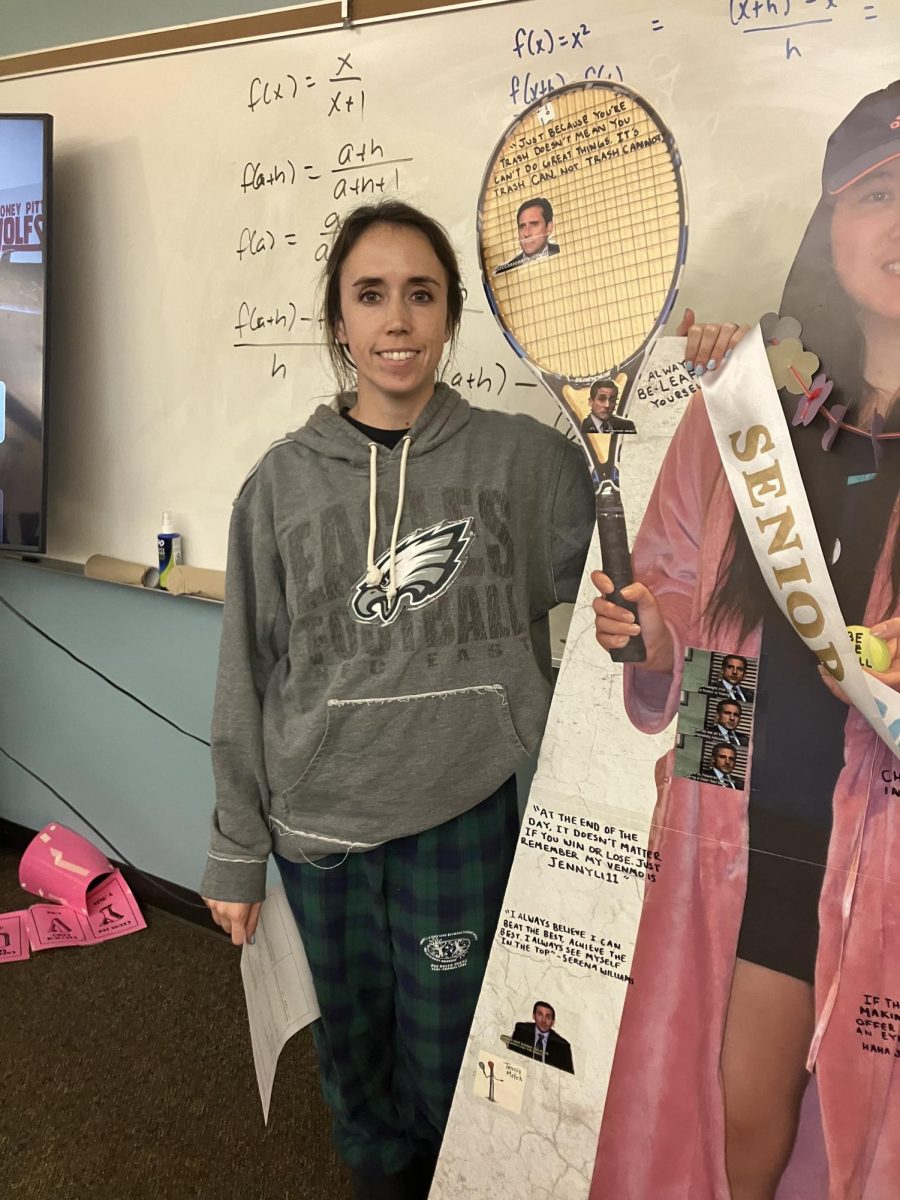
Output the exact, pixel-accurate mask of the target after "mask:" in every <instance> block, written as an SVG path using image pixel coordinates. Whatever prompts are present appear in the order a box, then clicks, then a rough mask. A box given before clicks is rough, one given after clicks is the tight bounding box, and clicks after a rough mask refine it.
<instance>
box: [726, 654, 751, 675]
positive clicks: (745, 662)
mask: <svg viewBox="0 0 900 1200" xmlns="http://www.w3.org/2000/svg"><path fill="white" fill-rule="evenodd" d="M729 658H735V659H737V661H738V662H739V663H743V665H744V670H745V671H746V670H747V660H746V658H744V656H743V654H723V655H722V670H723V671H724V669H725V664H726V663H727V662H728V660H729Z"/></svg>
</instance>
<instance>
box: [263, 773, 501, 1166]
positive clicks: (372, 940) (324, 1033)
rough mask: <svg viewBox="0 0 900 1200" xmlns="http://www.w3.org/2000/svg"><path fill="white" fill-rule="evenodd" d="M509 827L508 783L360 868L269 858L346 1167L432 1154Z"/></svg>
mask: <svg viewBox="0 0 900 1200" xmlns="http://www.w3.org/2000/svg"><path fill="white" fill-rule="evenodd" d="M518 820H519V818H518V808H517V804H516V785H515V779H514V778H513V779H510V780H508V781H507V782H506V783H505V784H504V785H503V786H502V787H501V788H499V789H498V790H497V791H496V792H495V793H494V794H493V795H492V796H491V797H489V798H488V799H487V800H485V801H484V802H483V803H481V804H479V805H478V806H477V807H476V808H473V809H471V810H470V811H469V812H467V813H464V814H463V815H462V816H460V817H457V818H456V819H455V820H453V821H448V822H447V823H446V824H444V825H439V826H437V827H435V828H434V829H429V830H427V831H426V832H425V833H420V834H417V835H415V836H413V837H406V838H399V839H397V840H395V841H391V842H387V843H385V845H383V846H379V847H378V848H377V849H375V850H370V851H368V852H367V853H365V854H351V855H349V856H348V857H347V858H346V859H345V860H343V861H342V857H343V856H341V855H334V856H332V857H330V858H323V859H319V860H318V861H317V862H316V863H315V865H312V864H308V863H293V862H289V861H288V860H286V859H284V858H281V857H278V858H277V862H278V868H279V870H280V872H281V877H282V879H283V881H284V887H285V891H286V893H287V897H288V900H289V902H290V905H291V908H292V909H293V912H294V916H295V917H296V919H297V925H298V927H299V929H300V933H301V936H302V938H303V944H304V947H305V949H306V953H307V956H308V958H309V965H310V969H311V970H312V975H313V980H314V982H315V985H316V994H317V996H318V1000H319V1006H320V1008H321V1012H322V1018H321V1020H320V1021H316V1022H315V1024H314V1025H313V1027H312V1030H313V1037H314V1039H315V1044H316V1050H317V1052H318V1057H319V1071H320V1075H321V1079H322V1091H323V1094H324V1096H325V1100H326V1102H327V1103H328V1105H329V1107H330V1108H331V1110H332V1112H333V1113H334V1119H335V1125H334V1136H335V1142H336V1143H337V1147H338V1150H339V1152H340V1154H341V1156H342V1158H343V1159H344V1160H345V1162H347V1163H348V1164H349V1165H350V1166H351V1167H354V1168H356V1169H360V1168H362V1169H368V1170H373V1171H378V1172H382V1173H392V1172H395V1171H399V1170H401V1169H402V1168H403V1167H404V1166H405V1165H406V1163H407V1162H409V1160H410V1158H411V1157H412V1156H413V1155H414V1154H416V1153H422V1152H426V1153H427V1152H429V1151H431V1152H434V1151H435V1150H436V1149H437V1147H438V1146H439V1145H440V1139H441V1135H442V1133H443V1130H444V1125H445V1123H446V1120H447V1114H448V1113H449V1111H450V1102H451V1099H452V1097H453V1089H454V1087H455V1084H456V1077H457V1075H458V1074H459V1067H460V1063H461V1061H462V1056H463V1051H464V1050H465V1045H466V1038H467V1036H468V1033H469V1026H470V1025H471V1023H472V1015H473V1013H474V1011H475V1003H476V1001H477V999H478V993H479V990H480V988H481V980H482V976H483V974H484V969H485V966H486V963H487V957H488V953H489V951H490V945H491V941H492V939H493V936H494V930H495V928H496V925H497V919H498V916H499V913H500V906H501V903H502V900H503V893H504V890H505V888H506V880H507V876H508V874H509V869H510V866H511V864H512V858H513V853H514V851H515V845H516V834H517V830H518ZM323 867H325V868H332V869H330V870H329V869H326V870H323V869H322V868H323ZM473 934H474V935H475V936H474V937H473V936H472V935H473ZM441 935H457V936H456V937H442V936H441ZM469 939H470V945H469V946H468V950H467V952H465V953H461V951H462V948H463V947H464V943H465V941H466V940H469Z"/></svg>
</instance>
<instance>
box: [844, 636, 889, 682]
mask: <svg viewBox="0 0 900 1200" xmlns="http://www.w3.org/2000/svg"><path fill="white" fill-rule="evenodd" d="M847 632H848V633H849V634H850V641H851V642H852V643H853V649H854V650H855V651H856V653H857V655H858V656H859V661H860V662H861V663H862V665H863V666H864V667H868V668H869V670H870V671H886V670H887V669H888V667H889V666H890V665H891V648H890V646H889V645H888V644H887V642H885V641H883V640H882V639H881V638H880V637H876V636H875V634H874V633H869V631H868V629H867V628H866V627H865V625H848V626H847Z"/></svg>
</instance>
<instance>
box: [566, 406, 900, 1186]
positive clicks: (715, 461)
mask: <svg viewBox="0 0 900 1200" xmlns="http://www.w3.org/2000/svg"><path fill="white" fill-rule="evenodd" d="M733 514H734V503H733V500H732V498H731V493H730V490H729V487H728V484H727V482H726V480H725V476H724V473H723V471H722V468H721V464H720V460H719V456H718V452H717V450H716V446H715V442H714V439H713V435H712V430H711V429H710V425H709V421H708V418H707V415H706V409H705V407H704V405H703V402H702V400H701V399H700V398H699V397H695V398H694V399H693V400H692V401H691V403H690V405H689V407H688V410H687V412H686V413H685V416H684V418H683V420H682V422H681V424H680V426H679V428H678V430H677V432H676V434H675V437H674V438H673V440H672V444H671V446H670V448H669V451H668V453H667V455H666V459H665V461H664V463H663V466H662V469H661V471H660V475H659V479H658V480H657V484H656V488H655V490H654V492H653V496H652V497H651V500H650V503H649V505H648V508H647V512H646V514H645V516H644V520H643V523H642V525H641V529H640V532H639V534H638V537H637V540H636V543H635V547H634V571H635V578H636V579H639V580H641V582H643V583H645V584H646V585H647V587H648V588H649V589H650V590H651V591H652V592H653V594H654V595H655V597H656V599H657V601H658V603H659V605H660V608H661V610H662V612H663V615H664V618H665V621H666V623H667V625H668V626H669V628H670V630H671V632H672V636H673V638H674V643H675V662H676V664H678V663H680V662H681V661H682V660H683V652H684V649H685V647H687V646H693V647H697V648H701V649H715V650H719V651H728V652H732V653H736V654H743V655H758V654H759V648H760V634H759V630H755V631H754V632H753V633H752V634H751V635H750V636H749V637H746V638H744V639H741V637H740V635H739V632H738V630H737V628H736V627H735V626H732V627H730V628H729V627H726V626H720V627H717V629H716V631H715V634H714V635H713V634H711V632H710V628H709V624H708V619H707V616H706V614H707V613H708V612H709V609H710V600H711V597H712V595H713V593H714V589H715V580H716V573H717V570H718V567H719V564H720V562H721V561H722V559H723V556H724V554H725V547H726V543H727V541H728V535H729V531H730V529H731V523H732V518H733ZM898 515H900V505H895V508H894V512H893V516H892V519H891V525H890V530H889V536H888V538H887V542H886V547H887V549H886V551H885V552H884V553H883V554H882V556H881V560H880V562H879V564H878V569H877V572H876V576H875V580H874V583H873V587H872V590H871V592H870V595H869V603H868V608H867V612H866V623H867V624H870V625H871V624H875V623H876V622H877V621H878V620H879V619H881V618H883V617H884V615H885V608H886V606H887V603H888V599H889V596H890V577H889V572H890V550H891V547H892V546H893V545H894V541H895V539H896V537H897V536H898ZM897 611H898V610H897V609H895V610H894V615H897ZM763 670H764V667H763ZM680 684H681V673H680V669H679V668H677V667H676V674H675V675H674V676H668V675H667V676H663V675H661V674H659V673H655V672H654V673H650V672H647V671H642V670H640V669H635V668H633V667H630V668H626V671H625V704H626V707H627V710H628V713H629V716H630V717H631V719H632V721H633V722H634V724H635V725H636V726H637V727H638V728H639V729H642V730H645V731H646V732H647V733H655V732H658V731H659V730H662V729H664V728H665V727H666V726H667V725H668V724H669V723H670V722H671V721H672V720H673V718H674V716H675V714H676V711H677V706H678V702H679V689H680ZM762 684H763V686H765V680H764V678H763V680H762ZM845 751H846V753H845V766H844V769H843V770H842V772H841V774H840V776H839V777H838V781H837V786H836V789H835V793H834V798H833V810H834V825H833V830H832V835H831V842H830V846H829V852H828V868H829V870H828V871H827V872H826V877H825V882H824V885H823V889H822V894H821V899H820V903H819V921H820V936H819V951H818V957H817V960H816V985H815V1003H816V1018H817V1028H816V1039H820V1043H819V1045H818V1050H817V1054H816V1058H815V1077H814V1084H813V1086H811V1087H810V1088H808V1089H807V1095H806V1099H805V1101H804V1106H803V1115H802V1119H801V1125H800V1131H799V1134H798V1137H797V1142H796V1145H795V1149H794V1154H793V1157H792V1159H791V1162H790V1164H789V1166H788V1169H787V1171H786V1172H785V1175H784V1177H783V1179H782V1182H781V1185H780V1187H779V1190H778V1200H826V1198H827V1200H898V1198H900V1040H897V1041H891V1040H881V1032H880V1031H877V1030H876V1031H875V1034H874V1039H873V1040H872V1041H871V1042H870V1044H875V1045H877V1046H879V1047H886V1048H887V1049H888V1050H889V1051H890V1053H889V1054H879V1053H872V1052H867V1051H863V1049H862V1048H861V1046H862V1043H863V1042H864V1041H867V1042H868V1041H870V1040H869V1039H864V1038H863V1037H862V1036H861V1035H860V1033H858V1032H857V1025H856V1020H857V1017H859V1016H860V1012H859V1009H860V1006H861V1005H863V1004H864V1003H865V998H864V997H865V994H866V993H869V994H876V995H878V996H880V997H881V998H882V1002H881V1003H880V1004H879V1005H878V1007H881V1008H885V1007H887V1006H886V1005H885V1004H884V999H883V998H884V997H885V996H889V997H891V998H892V999H893V1000H895V1001H896V1002H897V1003H898V1008H897V1009H896V1010H895V1011H896V1013H897V1017H896V1019H895V1020H894V1021H893V1022H892V1025H893V1029H894V1033H895V1034H896V1035H897V1036H898V1039H900V796H898V795H897V794H894V795H893V797H892V796H891V783H890V780H891V778H892V776H894V775H900V760H898V759H897V758H895V757H894V756H893V755H892V754H891V752H890V750H889V749H888V748H887V746H885V744H884V743H883V742H882V741H880V740H879V739H878V737H877V736H876V735H875V733H874V732H873V731H872V729H871V728H870V727H869V725H868V724H867V722H866V721H864V720H863V718H862V717H860V716H859V714H858V713H857V712H856V710H855V709H853V710H850V712H849V715H848V718H847V723H846V733H845ZM807 752H808V753H809V752H814V748H810V749H809V750H807ZM673 766H674V751H670V752H669V753H668V754H667V755H666V756H665V757H664V758H663V759H661V760H660V761H659V763H658V764H657V771H656V774H657V784H658V787H659V798H658V801H657V806H656V811H655V814H654V828H653V831H652V833H651V844H652V846H653V848H655V849H657V850H659V851H660V854H661V869H660V871H659V877H658V880H657V882H656V883H654V884H648V885H647V894H646V897H645V901H644V907H643V911H642V915H641V924H640V930H639V934H638V940H637V946H636V950H635V955H634V962H633V966H632V970H631V974H632V976H633V978H634V979H635V984H634V986H633V987H632V988H630V989H629V994H628V997H627V998H626V1003H625V1008H624V1012H623V1017H622V1022H621V1026H620V1030H619V1039H618V1043H617V1048H616V1055H615V1060H614V1063H613V1071H612V1077H611V1081H610V1087H609V1093H608V1096H607V1101H606V1110H605V1114H604V1119H603V1125H602V1128H601V1133H600V1142H599V1146H598V1152H597V1160H596V1165H595V1170H594V1177H593V1182H592V1186H591V1192H590V1200H729V1197H730V1191H729V1187H728V1180H727V1176H726V1172H725V1156H724V1145H725V1124H724V1106H723V1095H722V1088H721V1080H720V1075H719V1056H720V1051H721V1043H722V1034H723V1030H724V1023H725V1016H726V1011H727V1004H728V997H729V991H730V986H731V976H732V971H733V967H734V960H735V948H736V945H737V937H738V931H739V928H740V923H741V916H742V912H743V904H744V893H745V889H746V880H747V855H748V850H747V807H746V806H747V797H748V794H749V793H748V791H743V792H741V791H730V790H726V789H718V790H716V791H715V793H714V795H712V796H711V795H710V793H711V792H712V789H711V788H710V787H708V786H704V785H702V784H700V783H697V782H694V781H692V780H689V779H683V778H680V777H678V776H674V775H673V774H672V769H673ZM751 769H752V765H751ZM883 772H884V773H885V774H884V775H883V774H882V773H883ZM749 785H750V781H749V780H748V783H747V786H748V788H749ZM893 787H894V788H895V789H900V779H896V778H895V779H894V782H893ZM857 852H858V853H859V855H860V857H859V863H858V870H854V862H855V856H856V854H857ZM845 904H846V906H847V911H848V915H847V917H846V919H844V918H843V917H842V906H843V905H845ZM892 1011H893V1010H892ZM814 1044H815V1040H814ZM895 1053H896V1054H897V1056H898V1057H896V1058H895V1057H893V1056H894V1054H895ZM816 1086H817V1090H818V1095H816Z"/></svg>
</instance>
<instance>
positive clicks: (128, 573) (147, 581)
mask: <svg viewBox="0 0 900 1200" xmlns="http://www.w3.org/2000/svg"><path fill="white" fill-rule="evenodd" d="M84 573H85V575H86V576H87V578H88V579H107V580H109V582H110V583H128V584H131V586H132V587H149V588H155V587H157V586H158V585H159V569H158V568H157V567H148V566H145V565H144V563H135V562H125V560H124V559H122V558H108V557H107V556H106V555H105V554H92V555H91V557H90V558H89V559H88V560H87V562H86V563H85V564H84Z"/></svg>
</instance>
